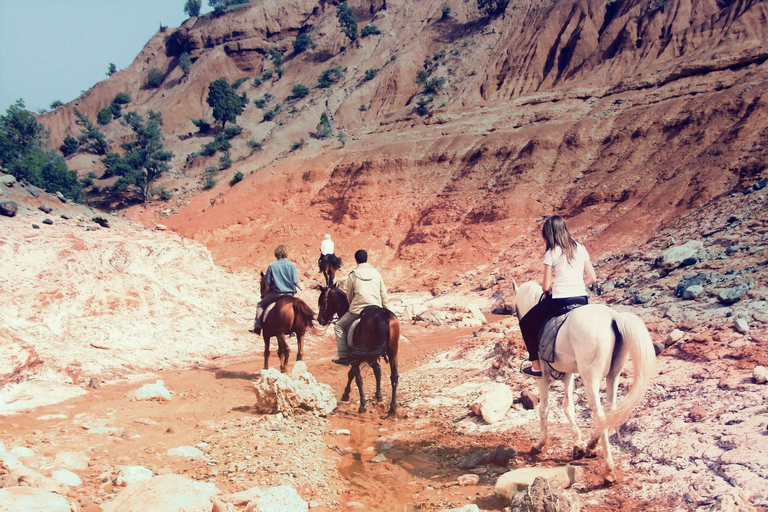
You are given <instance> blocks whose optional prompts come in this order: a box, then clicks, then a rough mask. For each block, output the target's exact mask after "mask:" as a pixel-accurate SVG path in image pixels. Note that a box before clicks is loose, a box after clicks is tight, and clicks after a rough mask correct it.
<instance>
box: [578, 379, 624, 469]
mask: <svg viewBox="0 0 768 512" xmlns="http://www.w3.org/2000/svg"><path fill="white" fill-rule="evenodd" d="M581 378H582V380H583V381H584V392H585V394H586V395H587V401H588V402H589V407H590V408H591V409H592V417H593V418H594V424H595V434H594V437H593V438H592V439H591V440H590V441H589V444H588V445H587V456H588V457H589V456H590V455H591V454H592V453H594V450H595V448H596V447H597V443H598V441H599V442H600V444H601V445H602V446H603V454H604V456H605V471H604V472H603V478H604V479H605V481H606V483H609V484H612V483H614V482H615V481H616V474H615V464H614V462H613V455H612V454H611V445H610V443H609V442H608V429H607V428H605V411H604V410H603V405H602V404H601V403H600V381H601V380H602V379H601V378H600V376H596V375H592V374H591V373H587V374H584V373H582V374H581Z"/></svg>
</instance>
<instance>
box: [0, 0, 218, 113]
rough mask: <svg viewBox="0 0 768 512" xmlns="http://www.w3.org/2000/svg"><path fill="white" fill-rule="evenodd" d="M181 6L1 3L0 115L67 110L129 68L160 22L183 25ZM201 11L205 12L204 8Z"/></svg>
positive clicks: (165, 0) (177, 1)
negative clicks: (111, 74)
mask: <svg viewBox="0 0 768 512" xmlns="http://www.w3.org/2000/svg"><path fill="white" fill-rule="evenodd" d="M184 3H185V0H0V114H5V111H6V109H7V108H8V106H9V105H11V104H12V103H14V102H15V101H16V100H18V99H19V98H22V99H23V100H24V103H25V104H26V107H27V109H28V110H32V111H35V112H37V111H38V110H40V109H42V108H45V109H47V108H49V107H50V105H51V103H52V102H53V101H54V100H60V101H62V102H64V103H67V102H69V101H71V100H73V99H75V98H77V97H78V96H80V94H81V91H87V90H88V89H90V88H91V87H92V86H93V85H95V84H96V83H98V82H100V81H101V80H104V79H106V77H107V75H106V73H107V68H108V67H109V63H110V62H112V63H114V64H115V66H117V69H118V70H120V69H123V68H125V67H127V66H128V65H129V64H130V63H131V62H133V59H134V58H135V57H136V56H137V55H138V54H139V52H140V51H141V49H142V48H143V47H144V45H145V44H146V42H147V41H148V40H149V38H150V37H152V35H153V34H154V33H155V32H157V30H158V29H159V28H160V24H161V23H162V24H163V25H165V26H168V27H178V26H179V25H181V23H182V22H184V20H185V19H186V18H187V15H186V14H184ZM202 4H203V9H202V10H203V12H206V11H210V10H211V9H210V7H208V2H207V1H203V2H202Z"/></svg>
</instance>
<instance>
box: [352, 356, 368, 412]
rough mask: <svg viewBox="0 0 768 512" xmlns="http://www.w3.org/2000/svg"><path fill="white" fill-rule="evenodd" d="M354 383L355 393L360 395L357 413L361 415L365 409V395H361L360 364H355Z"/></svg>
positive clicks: (361, 376)
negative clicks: (355, 386)
mask: <svg viewBox="0 0 768 512" xmlns="http://www.w3.org/2000/svg"><path fill="white" fill-rule="evenodd" d="M354 367H355V383H356V384H357V392H358V393H359V394H360V407H359V408H358V409H357V412H359V413H363V412H365V411H366V409H365V394H364V393H363V374H362V373H360V363H355V364H354Z"/></svg>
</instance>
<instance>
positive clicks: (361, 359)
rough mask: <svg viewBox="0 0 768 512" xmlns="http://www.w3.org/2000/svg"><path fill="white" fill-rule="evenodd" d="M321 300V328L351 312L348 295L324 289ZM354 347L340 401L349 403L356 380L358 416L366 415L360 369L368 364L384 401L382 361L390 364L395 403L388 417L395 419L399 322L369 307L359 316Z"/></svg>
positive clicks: (386, 310)
mask: <svg viewBox="0 0 768 512" xmlns="http://www.w3.org/2000/svg"><path fill="white" fill-rule="evenodd" d="M320 290H321V292H320V298H319V299H318V301H317V304H318V308H319V310H320V312H319V313H318V315H317V321H318V322H319V323H320V325H328V324H329V323H331V321H332V320H333V317H334V315H337V316H338V317H339V318H341V317H342V316H343V315H344V314H345V313H346V312H347V311H349V301H347V294H346V293H344V292H343V291H341V290H339V289H338V288H335V287H322V288H321V289H320ZM353 339H354V343H353V346H352V347H350V348H349V359H350V361H352V365H351V366H352V367H351V368H350V370H349V374H348V375H347V377H348V380H347V386H346V387H345V388H344V394H343V395H342V396H341V401H342V402H346V401H348V400H349V393H350V391H351V388H352V379H355V382H356V384H357V390H358V392H359V393H360V408H359V409H358V412H365V410H366V409H365V395H364V394H363V377H362V375H361V373H360V365H361V364H363V363H367V364H368V365H369V366H370V367H371V369H373V375H374V376H375V377H376V395H375V399H376V401H377V402H380V401H381V366H379V358H380V357H383V358H384V361H386V362H389V368H390V377H389V378H390V381H391V382H392V400H391V401H390V403H389V414H388V416H389V417H395V415H396V411H397V383H398V379H399V374H398V371H397V346H398V342H399V340H400V322H399V321H398V320H397V317H396V316H395V314H394V313H392V312H391V311H390V310H388V309H385V308H380V307H378V306H369V307H367V308H365V309H364V310H363V313H362V314H361V315H360V323H359V324H358V325H357V327H356V328H355V332H354V335H353Z"/></svg>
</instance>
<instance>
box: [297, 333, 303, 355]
mask: <svg viewBox="0 0 768 512" xmlns="http://www.w3.org/2000/svg"><path fill="white" fill-rule="evenodd" d="M296 345H297V347H298V348H297V349H296V350H297V351H296V360H297V361H302V360H303V359H304V333H303V332H302V333H298V332H297V333H296Z"/></svg>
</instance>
